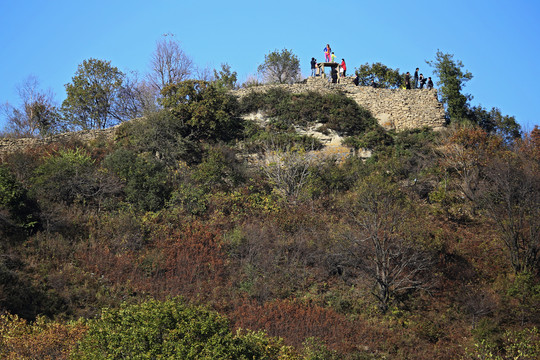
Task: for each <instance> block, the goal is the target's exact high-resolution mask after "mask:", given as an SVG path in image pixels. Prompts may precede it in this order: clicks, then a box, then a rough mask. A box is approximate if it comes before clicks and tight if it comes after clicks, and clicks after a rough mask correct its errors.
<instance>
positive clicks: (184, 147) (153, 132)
mask: <svg viewBox="0 0 540 360" xmlns="http://www.w3.org/2000/svg"><path fill="white" fill-rule="evenodd" d="M189 135H190V131H189V128H188V127H187V126H186V124H185V123H183V122H182V121H179V120H178V119H177V118H176V117H174V116H173V114H172V113H171V112H170V111H167V110H163V111H160V112H157V113H154V114H151V115H149V116H147V117H146V118H144V119H139V120H136V121H130V122H127V123H124V124H122V126H121V127H120V128H119V130H118V132H117V140H118V141H119V143H120V144H121V145H122V146H125V147H127V148H129V149H132V150H133V151H135V152H147V153H150V154H153V155H155V157H156V158H158V159H160V161H162V162H163V163H164V164H165V165H167V166H168V167H172V168H174V167H176V166H177V164H178V162H179V161H185V162H186V163H188V164H195V163H198V162H200V161H201V157H202V149H201V147H200V145H199V143H198V142H196V141H194V139H192V138H191V137H190V136H189Z"/></svg>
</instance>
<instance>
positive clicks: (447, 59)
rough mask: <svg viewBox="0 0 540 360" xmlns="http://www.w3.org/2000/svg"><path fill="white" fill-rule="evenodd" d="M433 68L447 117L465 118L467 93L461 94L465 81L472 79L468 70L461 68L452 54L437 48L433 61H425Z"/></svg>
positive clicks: (470, 98) (450, 118)
mask: <svg viewBox="0 0 540 360" xmlns="http://www.w3.org/2000/svg"><path fill="white" fill-rule="evenodd" d="M426 63H427V64H428V65H429V66H431V67H432V68H433V73H434V74H435V75H437V76H438V77H439V80H438V81H437V85H439V90H440V94H441V98H442V102H443V103H444V104H445V106H446V114H447V118H448V119H449V120H450V121H461V120H463V119H466V118H467V110H468V101H470V100H472V96H471V95H469V94H463V93H462V90H463V87H464V86H465V83H466V82H467V81H469V80H471V79H472V77H473V75H472V74H471V73H470V72H469V71H466V70H465V71H464V70H462V69H463V67H464V65H463V63H462V62H461V61H460V60H454V55H451V54H445V53H443V52H442V51H440V50H438V51H437V54H436V55H435V60H434V61H426Z"/></svg>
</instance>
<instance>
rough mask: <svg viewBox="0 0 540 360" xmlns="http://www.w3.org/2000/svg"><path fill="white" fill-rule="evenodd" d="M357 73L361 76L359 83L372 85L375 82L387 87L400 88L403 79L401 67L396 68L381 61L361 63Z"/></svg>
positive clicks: (378, 85) (379, 85) (381, 86)
mask: <svg viewBox="0 0 540 360" xmlns="http://www.w3.org/2000/svg"><path fill="white" fill-rule="evenodd" d="M356 75H358V78H359V83H358V85H363V86H371V85H372V82H374V83H375V84H376V85H377V87H379V88H385V89H398V88H400V87H401V83H402V81H403V77H402V76H401V74H400V73H399V69H395V70H394V69H391V68H389V67H388V66H386V65H384V64H381V63H373V64H371V65H369V64H368V63H366V64H364V65H361V66H360V67H359V68H358V69H356Z"/></svg>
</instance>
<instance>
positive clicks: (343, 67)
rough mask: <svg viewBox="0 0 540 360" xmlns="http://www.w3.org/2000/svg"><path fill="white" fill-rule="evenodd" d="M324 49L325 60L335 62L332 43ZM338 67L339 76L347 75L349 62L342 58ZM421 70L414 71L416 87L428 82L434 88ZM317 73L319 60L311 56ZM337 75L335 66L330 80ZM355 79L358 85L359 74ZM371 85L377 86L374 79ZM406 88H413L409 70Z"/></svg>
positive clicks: (313, 72)
mask: <svg viewBox="0 0 540 360" xmlns="http://www.w3.org/2000/svg"><path fill="white" fill-rule="evenodd" d="M323 51H324V61H325V62H333V63H335V62H336V55H335V54H334V52H333V51H332V48H331V47H330V44H326V46H325V48H324V50H323ZM338 68H339V77H345V76H347V75H346V73H347V64H345V59H341V64H339V66H338ZM419 70H420V69H419V68H416V71H415V72H414V78H413V79H414V88H415V89H423V88H424V86H425V85H426V83H427V88H428V89H429V90H431V89H433V81H432V80H431V77H428V78H427V79H426V78H425V77H424V75H423V74H418V71H419ZM316 75H317V60H315V58H313V57H312V58H311V76H316ZM335 77H337V72H336V70H334V68H332V73H331V76H330V79H329V80H331V81H332V82H336V81H335V80H337V79H335ZM355 80H356V81H355V84H356V85H357V86H358V82H359V79H358V76H357V77H356V79H355ZM371 86H373V87H376V86H377V85H376V84H375V82H374V81H373V80H372V81H371ZM405 89H411V74H410V73H409V72H408V71H407V73H406V74H405Z"/></svg>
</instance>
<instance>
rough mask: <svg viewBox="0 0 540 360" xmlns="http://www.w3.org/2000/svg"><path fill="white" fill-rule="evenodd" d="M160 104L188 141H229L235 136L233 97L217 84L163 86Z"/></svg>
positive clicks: (192, 82)
mask: <svg viewBox="0 0 540 360" xmlns="http://www.w3.org/2000/svg"><path fill="white" fill-rule="evenodd" d="M161 93H162V95H163V99H161V104H162V105H163V107H164V108H165V109H168V110H170V111H171V113H172V114H173V115H174V117H175V118H176V119H177V121H178V122H179V123H180V124H181V125H182V127H183V128H184V130H185V131H184V134H183V136H185V137H188V138H190V139H191V140H213V141H215V140H222V141H229V140H232V139H234V138H235V137H236V136H238V134H239V130H240V119H239V118H238V117H237V109H238V103H237V101H236V98H235V97H233V96H232V95H230V94H229V93H227V92H226V90H225V89H224V88H223V87H221V86H219V85H217V84H212V83H208V82H206V81H198V80H187V81H183V82H180V83H177V84H172V85H168V86H166V87H165V88H164V89H163V90H162V92H161Z"/></svg>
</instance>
